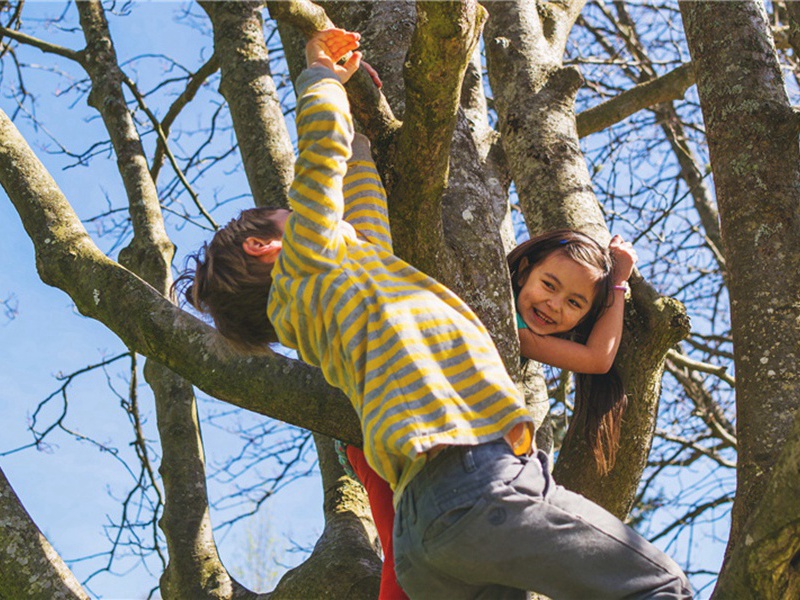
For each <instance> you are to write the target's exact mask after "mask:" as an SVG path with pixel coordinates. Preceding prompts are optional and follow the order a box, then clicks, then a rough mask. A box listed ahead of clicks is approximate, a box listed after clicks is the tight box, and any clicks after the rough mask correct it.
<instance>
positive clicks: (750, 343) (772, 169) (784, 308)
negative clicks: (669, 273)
mask: <svg viewBox="0 0 800 600" xmlns="http://www.w3.org/2000/svg"><path fill="white" fill-rule="evenodd" d="M681 14H682V15H683V19H684V28H685V30H686V37H687V41H688V44H689V50H690V52H691V53H692V60H693V62H694V63H695V65H696V72H697V86H698V92H699V95H700V105H701V108H702V110H703V119H704V121H705V125H706V135H707V138H708V146H709V153H710V156H711V166H712V170H713V173H714V181H715V183H716V189H717V202H718V205H719V210H720V220H721V228H722V238H723V244H724V247H725V256H726V258H727V261H728V268H729V272H730V286H729V292H730V297H731V326H732V330H733V338H734V363H735V365H736V382H737V385H736V414H737V438H738V443H739V445H738V449H739V461H738V465H737V493H736V500H735V502H734V505H733V510H732V525H731V536H730V540H729V543H728V549H727V556H728V559H727V561H726V564H725V566H724V572H723V576H722V577H721V578H720V590H721V591H720V597H734V596H730V595H728V594H729V592H727V591H723V590H729V589H730V588H728V587H727V583H726V580H727V577H732V576H733V575H732V571H731V569H730V568H729V567H728V562H729V561H731V560H732V559H733V558H732V557H733V556H734V553H736V555H737V557H738V558H737V559H736V560H737V564H739V565H747V569H748V576H750V577H752V579H751V582H752V583H753V584H754V585H758V586H759V587H758V588H756V589H750V590H749V594H751V595H752V594H755V595H758V596H760V597H778V596H775V595H774V594H776V593H777V592H778V591H779V590H782V589H795V590H796V589H798V588H797V585H798V583H797V582H798V577H799V576H800V573H798V570H797V557H796V554H795V552H796V546H795V544H796V540H797V537H796V533H794V534H793V533H792V531H793V529H792V527H796V525H793V526H792V527H789V526H788V525H787V521H791V520H794V522H795V524H796V523H797V521H798V520H800V506H799V505H798V503H797V498H796V495H793V493H792V492H791V489H786V487H783V488H782V489H783V492H782V493H786V494H789V495H788V496H787V497H786V500H790V499H791V502H789V503H788V504H787V505H786V509H787V510H788V511H789V514H785V513H783V514H777V513H776V514H773V515H772V517H773V518H774V520H775V522H774V527H773V528H771V531H770V532H769V535H770V537H772V539H773V540H775V541H777V543H778V547H781V548H782V551H783V552H785V554H782V556H781V560H779V561H776V562H775V563H773V564H772V565H771V568H770V574H771V576H770V577H769V581H764V579H763V577H761V576H758V575H757V574H756V573H755V572H754V571H753V570H754V569H755V568H758V567H763V566H764V565H763V564H760V562H759V561H760V560H761V557H760V556H759V551H760V550H759V549H760V548H761V544H754V543H753V542H754V541H760V540H759V538H757V537H756V536H759V537H760V538H761V539H763V538H764V536H765V532H764V531H757V530H756V529H754V528H755V527H756V525H755V523H754V522H753V521H752V520H750V515H753V514H754V513H756V512H757V511H758V510H759V509H758V507H759V505H760V504H761V503H762V502H763V501H764V490H765V486H768V485H769V481H770V478H772V477H775V476H776V475H777V473H778V472H780V470H779V468H778V467H776V464H777V463H778V460H779V457H780V456H781V453H782V452H784V451H786V452H789V449H788V448H787V449H786V450H784V447H785V446H786V443H787V440H788V439H789V436H790V431H791V428H792V424H793V422H794V420H795V418H796V415H797V413H798V409H800V379H799V378H798V377H797V373H798V369H799V368H800V364H799V360H798V358H799V356H800V352H798V348H800V304H798V300H797V299H798V298H800V256H798V253H797V252H796V251H795V250H796V249H797V248H798V247H800V192H798V190H800V151H799V150H798V118H797V114H796V112H795V111H794V110H793V109H792V107H791V105H790V104H789V100H788V98H787V96H786V91H785V89H784V87H783V77H782V75H781V70H780V65H779V63H778V60H777V56H776V52H775V47H774V44H773V41H772V36H771V33H770V28H769V23H768V20H767V16H766V14H765V12H764V8H763V5H762V4H761V3H757V2H725V3H718V4H713V5H712V4H708V3H704V2H682V3H681ZM734 64H735V65H736V68H735V69H733V68H720V65H723V66H725V65H734ZM732 123H735V124H736V126H735V127H732V126H731V124H732ZM795 469H796V463H795ZM794 476H795V477H796V471H795V475H794ZM771 489H772V490H778V489H781V488H780V486H777V484H776V485H775V486H774V487H772V488H771ZM773 493H774V494H779V493H780V492H777V491H773ZM770 503H771V504H773V506H776V505H778V504H779V501H778V499H777V498H772V499H771V500H770ZM763 510H766V509H763ZM759 521H760V522H761V523H763V522H764V517H763V516H762V517H760V519H759ZM742 545H743V546H744V548H741V547H740V546H742ZM792 548H795V550H794V551H793V550H792ZM775 551H776V550H775V549H773V550H772V552H775ZM741 553H746V554H748V555H749V556H747V557H745V558H742V557H741V556H740V555H741ZM739 589H741V588H739ZM734 591H735V590H734Z"/></svg>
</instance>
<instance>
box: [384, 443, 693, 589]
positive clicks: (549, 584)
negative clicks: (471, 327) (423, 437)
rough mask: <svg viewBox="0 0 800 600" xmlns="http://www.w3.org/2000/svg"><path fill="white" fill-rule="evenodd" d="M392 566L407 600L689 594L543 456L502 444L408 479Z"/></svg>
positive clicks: (664, 561) (445, 454)
mask: <svg viewBox="0 0 800 600" xmlns="http://www.w3.org/2000/svg"><path fill="white" fill-rule="evenodd" d="M394 552H395V568H396V571H397V577H398V580H399V581H400V584H401V585H402V586H403V588H404V589H405V590H406V592H407V593H408V594H409V596H410V597H411V598H413V599H418V598H419V599H422V598H424V599H428V598H443V599H447V600H450V599H459V598H508V599H511V598H514V599H522V598H525V597H526V593H525V591H524V590H531V591H535V592H539V593H541V594H546V595H547V596H549V597H550V598H553V599H555V600H562V599H568V598H575V599H580V600H589V599H591V600H595V599H601V598H630V599H633V598H657V599H659V600H667V599H669V600H676V599H679V598H680V599H683V598H691V597H692V595H691V592H690V587H689V583H688V581H687V580H686V576H685V575H684V574H683V572H682V571H681V569H680V568H679V567H678V565H676V564H675V563H674V562H673V561H672V560H671V559H670V558H669V557H668V556H667V555H665V554H664V553H663V552H661V551H660V550H658V549H657V548H656V547H655V546H653V545H652V544H650V543H649V542H648V541H647V540H645V539H644V538H642V537H641V536H640V535H639V534H637V533H636V532H634V531H633V530H632V529H630V528H629V527H627V526H626V525H625V524H623V523H622V522H621V521H620V520H619V519H617V518H616V517H614V516H613V515H612V514H611V513H609V512H607V511H606V510H604V509H602V508H600V507H599V506H598V505H596V504H594V503H593V502H590V501H589V500H587V499H586V498H584V497H583V496H580V495H578V494H575V493H572V492H570V491H568V490H566V489H564V488H562V487H561V486H558V485H556V484H555V482H554V481H553V479H552V477H551V476H550V473H549V471H548V469H547V457H546V455H544V454H543V453H540V454H539V455H534V456H531V457H518V456H514V454H513V453H512V452H511V450H510V448H509V446H508V444H506V443H505V442H504V441H503V440H498V441H496V442H491V443H488V444H482V445H479V446H463V447H462V446H453V447H452V448H448V449H446V450H444V451H442V452H441V453H440V454H438V455H437V456H436V457H435V458H434V459H433V460H431V462H430V463H429V464H427V465H426V466H425V467H424V468H423V469H422V471H421V472H420V473H419V474H418V475H417V476H416V477H415V478H414V479H413V480H412V481H411V483H410V484H409V486H408V487H407V488H406V490H405V491H404V492H403V495H402V497H401V498H400V504H399V506H398V507H397V514H396V516H395V521H394Z"/></svg>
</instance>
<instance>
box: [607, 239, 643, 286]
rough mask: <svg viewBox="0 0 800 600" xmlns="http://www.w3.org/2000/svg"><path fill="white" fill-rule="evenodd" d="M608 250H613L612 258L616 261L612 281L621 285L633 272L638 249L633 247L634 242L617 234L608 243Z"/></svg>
mask: <svg viewBox="0 0 800 600" xmlns="http://www.w3.org/2000/svg"><path fill="white" fill-rule="evenodd" d="M608 250H609V252H611V258H612V260H613V262H614V273H613V274H612V278H613V279H612V283H613V284H614V285H620V284H622V283H623V282H625V281H628V278H629V277H630V276H631V273H633V266H634V265H635V264H636V261H637V260H639V257H638V256H637V254H636V250H634V249H633V244H631V243H630V242H626V241H625V240H623V239H622V236H619V235H615V236H614V237H613V238H611V241H610V242H609V244H608Z"/></svg>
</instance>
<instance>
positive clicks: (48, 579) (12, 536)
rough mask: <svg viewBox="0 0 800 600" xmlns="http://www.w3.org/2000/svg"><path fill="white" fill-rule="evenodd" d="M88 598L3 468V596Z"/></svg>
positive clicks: (49, 599)
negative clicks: (27, 509) (40, 529)
mask: <svg viewBox="0 0 800 600" xmlns="http://www.w3.org/2000/svg"><path fill="white" fill-rule="evenodd" d="M18 598H28V599H30V600H89V594H87V593H86V592H85V591H84V589H83V587H81V584H80V583H79V582H78V580H77V579H75V575H73V574H72V571H70V570H69V567H67V565H66V564H64V561H63V560H61V557H60V556H59V555H58V553H57V552H56V551H55V550H54V549H53V547H52V546H51V545H50V542H48V541H47V539H46V538H45V537H44V535H42V532H41V531H39V528H38V527H36V523H34V522H33V520H32V519H31V517H30V515H29V514H28V512H27V511H26V510H25V508H24V507H23V506H22V503H21V502H20V500H19V497H17V494H16V493H15V492H14V489H13V488H12V487H11V484H10V483H9V481H8V479H6V476H5V473H3V471H2V470H1V469H0V599H2V600H17V599H18Z"/></svg>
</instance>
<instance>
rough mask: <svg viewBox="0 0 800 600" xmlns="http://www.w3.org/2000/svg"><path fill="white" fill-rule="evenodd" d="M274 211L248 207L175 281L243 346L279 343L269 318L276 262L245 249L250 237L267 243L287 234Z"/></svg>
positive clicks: (181, 291) (221, 329)
mask: <svg viewBox="0 0 800 600" xmlns="http://www.w3.org/2000/svg"><path fill="white" fill-rule="evenodd" d="M275 210H277V209H275V208H251V209H248V210H243V211H242V212H241V214H240V215H239V216H238V217H237V218H235V219H233V220H232V221H230V222H229V223H228V224H227V225H225V227H223V228H221V229H220V230H218V231H217V232H216V233H215V234H214V237H213V238H212V239H211V242H210V243H207V244H203V247H202V248H200V250H198V251H197V252H195V253H194V254H191V255H189V257H188V258H187V260H186V269H185V270H184V271H183V273H181V275H180V276H179V277H178V278H177V279H176V280H175V283H174V284H173V285H172V288H173V291H178V293H179V294H181V295H183V297H184V298H185V299H186V301H187V302H188V303H189V304H191V305H192V306H193V307H194V308H196V309H197V310H199V311H200V312H202V313H205V314H208V315H211V318H212V319H213V320H214V325H215V326H216V327H217V329H218V330H219V332H220V333H221V334H222V335H223V336H225V337H226V338H227V339H228V340H230V341H231V342H233V343H234V344H235V345H236V346H238V347H239V348H241V349H243V350H254V349H257V348H263V347H265V346H266V345H267V344H268V343H270V342H275V341H277V337H276V335H275V330H274V328H273V327H272V324H271V323H270V322H269V319H267V298H268V297H269V289H270V286H271V285H272V265H271V264H265V263H263V262H261V261H259V260H258V259H257V258H255V257H253V256H250V255H248V254H246V253H245V252H244V250H243V249H242V244H243V242H244V241H245V240H246V239H247V238H248V237H251V236H256V237H259V238H261V239H263V240H264V241H270V240H275V239H281V237H283V232H282V231H281V230H280V228H279V227H278V226H277V225H276V224H275V221H274V218H273V216H274V212H275ZM192 262H193V263H194V265H193V266H190V263H192Z"/></svg>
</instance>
